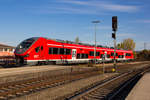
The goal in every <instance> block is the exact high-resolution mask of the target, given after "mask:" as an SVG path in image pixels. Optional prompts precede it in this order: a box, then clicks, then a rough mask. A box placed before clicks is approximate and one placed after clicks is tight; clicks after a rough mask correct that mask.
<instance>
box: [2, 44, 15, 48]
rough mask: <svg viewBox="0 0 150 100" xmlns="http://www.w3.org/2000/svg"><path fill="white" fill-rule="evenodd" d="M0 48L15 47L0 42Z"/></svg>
mask: <svg viewBox="0 0 150 100" xmlns="http://www.w3.org/2000/svg"><path fill="white" fill-rule="evenodd" d="M0 48H11V49H14V48H15V47H14V46H9V45H5V44H1V43H0Z"/></svg>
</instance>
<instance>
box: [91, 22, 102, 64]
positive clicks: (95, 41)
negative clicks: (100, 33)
mask: <svg viewBox="0 0 150 100" xmlns="http://www.w3.org/2000/svg"><path fill="white" fill-rule="evenodd" d="M92 23H94V24H95V48H94V62H95V64H96V25H97V24H98V23H100V21H99V20H96V21H92Z"/></svg>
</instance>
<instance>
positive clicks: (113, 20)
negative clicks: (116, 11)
mask: <svg viewBox="0 0 150 100" xmlns="http://www.w3.org/2000/svg"><path fill="white" fill-rule="evenodd" d="M112 31H114V32H113V33H112V38H113V39H114V69H113V71H115V72H116V68H117V66H116V31H117V16H113V17H112Z"/></svg>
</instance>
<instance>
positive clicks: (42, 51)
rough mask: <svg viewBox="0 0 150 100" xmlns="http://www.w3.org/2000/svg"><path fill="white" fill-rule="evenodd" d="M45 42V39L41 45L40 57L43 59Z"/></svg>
mask: <svg viewBox="0 0 150 100" xmlns="http://www.w3.org/2000/svg"><path fill="white" fill-rule="evenodd" d="M45 49H46V48H45V42H44V40H43V41H41V45H40V58H41V60H43V59H44V58H45V57H44V51H45Z"/></svg>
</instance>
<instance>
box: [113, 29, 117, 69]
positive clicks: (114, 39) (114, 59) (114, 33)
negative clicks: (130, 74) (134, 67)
mask: <svg viewBox="0 0 150 100" xmlns="http://www.w3.org/2000/svg"><path fill="white" fill-rule="evenodd" d="M114 34H115V36H116V31H114ZM116 68H117V67H116V37H115V38H114V69H115V71H116Z"/></svg>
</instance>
